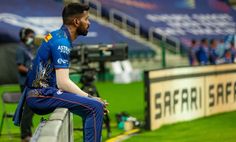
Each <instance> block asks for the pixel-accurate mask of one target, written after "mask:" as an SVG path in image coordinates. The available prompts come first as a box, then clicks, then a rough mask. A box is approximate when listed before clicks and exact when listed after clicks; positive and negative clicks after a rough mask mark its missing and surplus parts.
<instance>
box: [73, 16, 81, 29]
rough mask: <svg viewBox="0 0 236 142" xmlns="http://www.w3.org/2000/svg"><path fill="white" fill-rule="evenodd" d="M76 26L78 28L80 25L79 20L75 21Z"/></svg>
mask: <svg viewBox="0 0 236 142" xmlns="http://www.w3.org/2000/svg"><path fill="white" fill-rule="evenodd" d="M74 24H75V26H76V27H78V26H79V25H80V20H78V19H77V18H75V19H74Z"/></svg>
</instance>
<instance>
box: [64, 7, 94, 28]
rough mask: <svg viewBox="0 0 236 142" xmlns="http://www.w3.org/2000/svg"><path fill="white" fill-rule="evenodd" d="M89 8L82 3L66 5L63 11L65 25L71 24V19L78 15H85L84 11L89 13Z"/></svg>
mask: <svg viewBox="0 0 236 142" xmlns="http://www.w3.org/2000/svg"><path fill="white" fill-rule="evenodd" d="M88 10H89V6H88V5H84V4H80V3H70V4H68V5H66V6H65V7H64V9H63V11H62V20H63V24H70V22H71V20H70V18H71V17H72V16H75V15H77V14H83V13H84V11H88Z"/></svg>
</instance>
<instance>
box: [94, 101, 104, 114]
mask: <svg viewBox="0 0 236 142" xmlns="http://www.w3.org/2000/svg"><path fill="white" fill-rule="evenodd" d="M93 111H95V112H96V113H99V114H100V115H103V113H104V105H103V104H102V103H101V102H99V101H94V103H93Z"/></svg>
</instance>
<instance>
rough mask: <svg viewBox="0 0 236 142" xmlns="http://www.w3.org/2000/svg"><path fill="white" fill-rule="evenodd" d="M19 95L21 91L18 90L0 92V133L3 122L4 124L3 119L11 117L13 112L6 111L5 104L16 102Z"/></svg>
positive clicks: (0, 132)
mask: <svg viewBox="0 0 236 142" xmlns="http://www.w3.org/2000/svg"><path fill="white" fill-rule="evenodd" d="M20 96H21V93H20V92H4V93H2V105H3V107H2V110H3V114H2V120H1V124H0V135H2V128H3V124H4V120H5V119H6V120H7V119H8V118H13V115H14V114H13V112H8V111H7V109H6V105H10V104H17V103H18V101H19V100H20ZM6 122H7V127H8V134H10V129H9V126H10V124H9V122H8V121H6Z"/></svg>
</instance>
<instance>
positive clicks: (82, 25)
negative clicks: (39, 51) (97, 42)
mask: <svg viewBox="0 0 236 142" xmlns="http://www.w3.org/2000/svg"><path fill="white" fill-rule="evenodd" d="M88 29H89V24H86V23H85V22H83V21H81V22H80V26H79V27H78V28H77V29H76V33H77V35H78V36H79V35H82V36H86V35H87V34H88Z"/></svg>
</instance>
